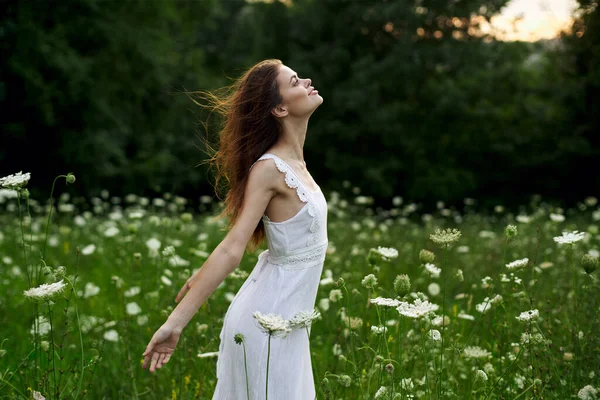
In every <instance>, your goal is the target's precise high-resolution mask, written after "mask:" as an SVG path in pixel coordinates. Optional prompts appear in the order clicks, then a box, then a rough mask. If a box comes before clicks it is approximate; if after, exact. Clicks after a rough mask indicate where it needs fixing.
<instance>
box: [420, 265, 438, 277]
mask: <svg viewBox="0 0 600 400" xmlns="http://www.w3.org/2000/svg"><path fill="white" fill-rule="evenodd" d="M424 267H425V270H426V271H427V272H428V273H429V275H431V277H432V278H439V277H440V272H442V269H441V268H438V267H436V266H435V265H434V264H431V263H426V264H425V265H424Z"/></svg>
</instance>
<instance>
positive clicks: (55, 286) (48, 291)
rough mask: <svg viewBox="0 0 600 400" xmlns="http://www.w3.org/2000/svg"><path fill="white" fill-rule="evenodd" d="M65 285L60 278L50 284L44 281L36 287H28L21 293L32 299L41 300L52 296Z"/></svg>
mask: <svg viewBox="0 0 600 400" xmlns="http://www.w3.org/2000/svg"><path fill="white" fill-rule="evenodd" d="M66 286H67V284H66V283H63V281H62V279H61V280H60V281H59V282H55V283H50V284H47V283H44V284H42V285H40V286H38V287H35V288H31V289H28V290H26V291H24V292H23V294H24V295H25V297H27V298H28V299H30V300H32V301H43V300H48V299H51V298H53V297H54V296H55V295H57V294H58V293H60V292H62V291H63V289H64V288H65V287H66Z"/></svg>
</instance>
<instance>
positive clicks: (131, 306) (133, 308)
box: [125, 302, 142, 315]
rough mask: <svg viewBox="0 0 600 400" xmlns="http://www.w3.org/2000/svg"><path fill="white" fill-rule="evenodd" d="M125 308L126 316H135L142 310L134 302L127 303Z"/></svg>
mask: <svg viewBox="0 0 600 400" xmlns="http://www.w3.org/2000/svg"><path fill="white" fill-rule="evenodd" d="M125 308H126V309H127V314H129V315H137V314H139V313H141V312H142V309H141V308H140V306H139V305H138V304H137V303H136V302H131V303H127V305H126V306H125Z"/></svg>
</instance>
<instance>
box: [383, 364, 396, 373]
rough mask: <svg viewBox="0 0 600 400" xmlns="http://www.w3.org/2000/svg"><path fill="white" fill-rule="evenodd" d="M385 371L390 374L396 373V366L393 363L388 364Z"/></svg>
mask: <svg viewBox="0 0 600 400" xmlns="http://www.w3.org/2000/svg"><path fill="white" fill-rule="evenodd" d="M385 370H386V371H387V373H388V374H391V373H392V372H394V365H393V364H392V363H388V364H386V365H385Z"/></svg>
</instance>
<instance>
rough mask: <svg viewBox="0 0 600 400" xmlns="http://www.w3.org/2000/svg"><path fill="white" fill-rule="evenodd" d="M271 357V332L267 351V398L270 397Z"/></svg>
mask: <svg viewBox="0 0 600 400" xmlns="http://www.w3.org/2000/svg"><path fill="white" fill-rule="evenodd" d="M270 357H271V334H269V345H268V351H267V384H266V387H265V400H267V399H268V398H269V358H270Z"/></svg>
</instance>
